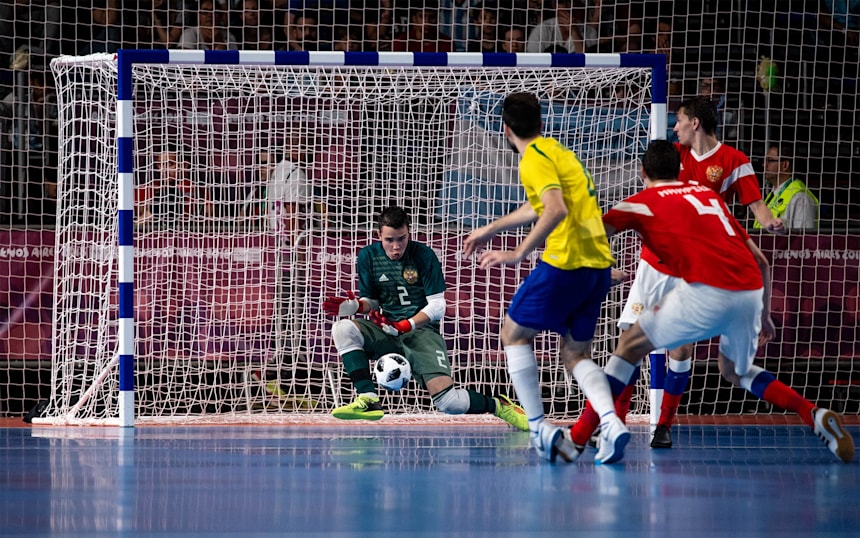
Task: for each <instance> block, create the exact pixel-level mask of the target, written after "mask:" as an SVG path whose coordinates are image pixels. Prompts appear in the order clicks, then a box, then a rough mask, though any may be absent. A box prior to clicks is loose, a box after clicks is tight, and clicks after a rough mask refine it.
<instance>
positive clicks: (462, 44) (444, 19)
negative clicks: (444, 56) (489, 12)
mask: <svg viewBox="0 0 860 538" xmlns="http://www.w3.org/2000/svg"><path fill="white" fill-rule="evenodd" d="M479 6H480V1H479V0H441V1H440V2H439V31H440V32H442V33H443V34H445V35H447V36H448V37H450V38H451V40H452V41H453V42H454V51H455V52H465V51H466V50H467V48H468V46H469V43H471V42H472V41H473V40H475V39H476V38H477V37H478V33H477V29H476V28H475V25H474V24H473V23H472V18H473V17H472V13H473V10H474V9H476V8H478V7H479Z"/></svg>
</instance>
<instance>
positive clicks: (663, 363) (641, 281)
mask: <svg viewBox="0 0 860 538" xmlns="http://www.w3.org/2000/svg"><path fill="white" fill-rule="evenodd" d="M677 281H678V278H677V277H674V276H670V275H668V274H666V273H664V272H663V271H661V270H658V269H657V268H655V267H654V266H652V265H651V264H649V263H648V262H647V261H644V260H640V261H639V265H638V266H637V268H636V276H635V277H634V279H633V283H632V284H631V285H630V290H629V292H628V294H627V300H626V301H625V303H624V309H623V310H622V312H621V316H619V318H618V328H619V329H621V330H622V331H624V330H626V329H628V328H630V327H631V326H632V325H633V324H634V323H636V321H637V320H638V318H639V315H640V314H641V313H642V312H644V311H645V310H646V309H648V308H650V307H651V306H653V305H656V304H658V303H659V302H660V300H661V299H662V298H663V297H664V296H665V295H666V294H668V293H669V292H670V291H672V289H674V287H675V283H676V282H677ZM648 361H649V369H650V384H649V391H648V396H649V403H650V416H651V420H650V424H651V431H652V433H653V432H654V431H655V430H656V428H657V424H658V422H659V419H660V415H661V413H662V411H661V408H662V405H663V397H664V394H665V385H666V382H667V376H669V381H670V383H672V380H671V377H672V375H673V374H672V373H671V372H672V365H671V363H670V364H669V365H667V353H666V349H663V348H661V349H656V350H654V351H652V352H651V353H649V355H648ZM667 366H669V370H668V373H667ZM681 368H682V367H681V366H679V371H680V369H681ZM638 377H639V376H638V375H637V376H634V377H633V378H632V381H631V384H635V382H636V380H637V379H638ZM681 381H682V380H680V379H679V380H678V381H676V382H675V383H674V385H673V388H674V387H675V386H677V384H679V383H680V382H681ZM680 384H682V385H685V384H686V380H683V383H680ZM633 392H634V389H633V388H632V387H631V388H626V389H624V390H623V391H622V392H621V394H620V395H619V398H618V401H617V403H616V410H617V411H624V413H623V414H620V416H622V417H626V409H629V406H630V399H631V398H632V397H633ZM670 400H671V398H670Z"/></svg>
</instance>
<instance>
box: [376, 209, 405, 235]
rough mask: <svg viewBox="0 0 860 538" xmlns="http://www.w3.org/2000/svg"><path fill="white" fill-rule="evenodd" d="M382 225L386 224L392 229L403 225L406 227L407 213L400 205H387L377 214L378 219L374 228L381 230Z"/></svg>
mask: <svg viewBox="0 0 860 538" xmlns="http://www.w3.org/2000/svg"><path fill="white" fill-rule="evenodd" d="M383 226H388V227H389V228H394V229H397V228H402V227H403V226H407V227H408V226H409V215H408V214H407V213H406V210H405V209H403V208H402V207H400V206H396V205H392V206H388V207H386V208H385V209H383V210H382V213H380V214H379V220H378V221H377V223H376V228H377V229H378V230H382V227H383Z"/></svg>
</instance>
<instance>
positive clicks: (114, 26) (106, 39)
mask: <svg viewBox="0 0 860 538" xmlns="http://www.w3.org/2000/svg"><path fill="white" fill-rule="evenodd" d="M90 16H91V17H92V26H91V31H90V38H89V40H88V41H86V42H84V43H83V44H82V45H81V47H80V49H79V50H78V54H81V55H84V54H93V53H96V52H107V53H114V52H116V51H118V50H119V49H121V48H124V47H125V46H126V44H125V41H124V39H123V31H124V26H123V24H122V13H121V11H120V10H119V6H118V0H94V1H93V5H92V11H90Z"/></svg>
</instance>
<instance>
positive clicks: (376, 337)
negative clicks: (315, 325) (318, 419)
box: [331, 319, 402, 420]
mask: <svg viewBox="0 0 860 538" xmlns="http://www.w3.org/2000/svg"><path fill="white" fill-rule="evenodd" d="M331 334H332V340H333V341H334V347H335V349H337V353H338V355H340V357H341V361H342V362H343V367H344V370H345V371H346V375H347V376H348V377H349V379H350V381H352V385H353V387H354V388H355V391H356V392H357V393H358V395H357V396H356V398H355V399H354V400H353V401H352V402H350V403H349V404H347V405H343V406H341V407H337V408H335V409H334V410H333V411H332V415H334V416H335V417H337V418H340V419H344V420H356V419H363V420H379V419H381V418H382V417H383V415H384V414H385V413H384V412H383V410H382V405H381V404H380V403H379V395H378V394H377V393H376V385H375V384H374V382H373V377H372V376H371V373H370V357H378V356H380V355H383V354H385V353H402V350H401V348H400V346H399V345H398V343H397V340H396V339H395V338H393V337H391V336H389V335H387V334H385V333H384V332H383V331H382V330H381V329H380V328H379V327H377V326H376V325H374V324H373V323H371V322H370V321H368V320H365V319H356V320H348V319H342V320H338V321H336V322H335V324H334V326H333V327H332V331H331Z"/></svg>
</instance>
